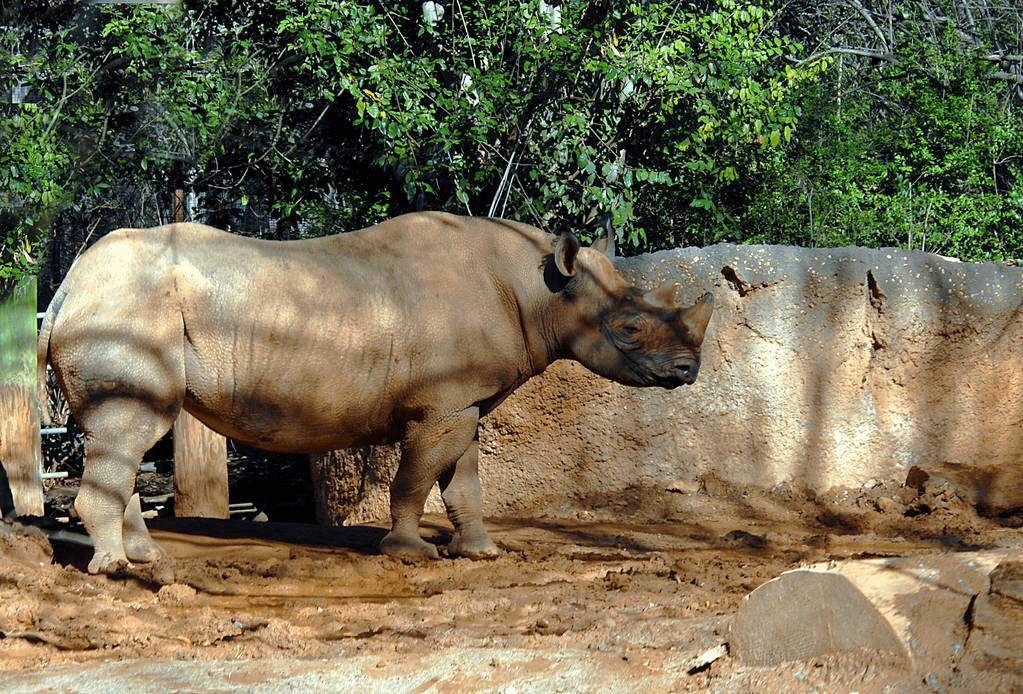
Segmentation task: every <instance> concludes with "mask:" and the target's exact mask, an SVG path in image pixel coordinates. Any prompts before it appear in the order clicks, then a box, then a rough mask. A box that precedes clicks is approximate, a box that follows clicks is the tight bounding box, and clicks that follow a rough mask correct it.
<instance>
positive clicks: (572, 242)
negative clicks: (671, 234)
mask: <svg viewBox="0 0 1023 694" xmlns="http://www.w3.org/2000/svg"><path fill="white" fill-rule="evenodd" d="M613 257H614V244H613V242H612V241H611V240H610V237H609V236H608V235H605V236H603V237H601V238H600V239H598V240H597V241H596V242H595V243H594V244H593V245H592V246H590V247H589V248H586V247H580V245H579V241H578V240H577V239H576V237H575V236H574V235H572V234H562V235H560V236H559V237H558V239H557V240H556V241H555V244H554V252H553V255H552V257H551V258H550V260H551V262H549V263H548V264H547V268H546V273H545V274H546V279H547V285H548V287H549V288H550V289H551V290H552V291H555V292H557V293H558V294H559V295H560V296H561V301H562V307H563V311H562V312H561V316H559V319H558V320H559V333H560V337H561V344H562V346H563V350H564V351H565V352H567V353H568V354H567V355H566V356H569V357H571V358H573V359H575V360H576V361H578V362H580V363H581V364H582V365H583V366H585V367H587V368H588V369H590V370H591V371H593V372H594V373H597V374H599V375H601V376H604V377H605V378H609V379H611V380H613V381H616V382H618V383H621V384H624V385H628V386H661V387H663V388H669V389H670V388H676V387H678V386H680V385H683V384H690V383H693V382H694V381H695V380H696V374H697V372H698V371H699V368H700V345H701V344H702V343H703V336H704V332H705V331H706V329H707V324H708V323H709V322H710V318H711V314H713V312H714V297H713V295H712V294H709V293H708V294H705V295H704V296H703V297H702V298H701V299H700V300H699V301H698V302H697V303H696V304H695V305H693V306H689V307H680V306H679V305H678V304H677V303H676V299H675V291H674V287H673V286H672V285H668V284H665V285H662V286H661V287H659V288H657V289H655V290H653V291H650V292H644V291H643V290H642V289H640V288H639V287H637V286H635V285H633V284H630V283H629V282H628V281H626V279H625V278H624V277H622V276H621V275H620V274H619V273H618V271H617V270H615V267H614V263H613V262H612V258H613Z"/></svg>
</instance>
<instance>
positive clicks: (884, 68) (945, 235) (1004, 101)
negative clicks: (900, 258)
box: [746, 0, 1023, 260]
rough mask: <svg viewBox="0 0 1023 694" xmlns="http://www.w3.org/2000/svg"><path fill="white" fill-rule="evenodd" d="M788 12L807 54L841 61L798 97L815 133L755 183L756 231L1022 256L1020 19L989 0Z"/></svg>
mask: <svg viewBox="0 0 1023 694" xmlns="http://www.w3.org/2000/svg"><path fill="white" fill-rule="evenodd" d="M790 11H791V13H792V14H791V16H789V17H787V18H786V19H785V20H784V21H783V22H782V23H783V25H784V26H786V27H787V30H788V31H791V32H793V33H800V32H802V36H803V37H804V40H805V41H806V43H807V45H808V46H810V51H809V52H810V55H809V56H808V57H807V58H803V60H808V59H812V58H815V57H821V56H831V57H833V58H834V60H835V66H834V68H833V69H832V70H830V71H829V73H828V74H827V76H826V78H825V79H824V80H823V81H821V82H819V83H816V84H814V85H810V86H809V87H808V89H807V91H806V93H805V95H804V96H803V97H802V98H801V103H802V105H803V107H804V114H805V115H804V118H803V127H802V128H801V132H802V133H805V135H803V136H801V137H800V138H798V140H797V141H796V142H794V144H793V147H792V148H791V149H790V150H789V151H787V152H786V153H785V154H786V156H785V157H784V158H783V159H780V160H779V161H778V163H777V165H776V166H775V167H774V168H773V170H772V171H771V172H770V173H769V174H768V175H767V176H765V179H764V180H763V181H762V182H761V183H760V184H759V188H760V190H759V192H758V194H757V196H756V200H755V202H754V204H753V205H751V208H750V211H749V214H748V216H747V224H748V227H747V236H746V238H748V239H752V240H770V241H775V242H783V243H800V244H808V245H813V244H819V245H833V244H840V243H852V244H858V245H866V246H883V245H888V246H904V247H908V248H922V249H925V250H934V251H937V252H940V253H946V254H952V255H957V256H960V257H963V258H964V259H971V260H972V259H978V260H979V259H998V258H1016V257H1019V256H1020V255H1021V254H1023V253H1021V249H1023V232H1021V230H1023V227H1021V224H1020V223H1021V221H1023V176H1021V173H1023V168H1021V167H1023V159H1021V157H1020V154H1019V153H1020V152H1021V151H1023V114H1021V111H1020V107H1021V106H1023V73H1021V70H1023V15H1021V14H1020V13H1019V12H1018V10H1013V9H1012V8H1011V7H1010V6H1008V5H1006V4H1004V3H1001V4H990V3H988V2H986V0H978V1H977V2H972V1H971V2H969V3H967V2H964V1H963V0H942V1H941V2H937V1H933V0H932V1H925V0H921V1H920V2H909V3H903V4H901V5H894V4H888V3H879V4H877V5H876V6H875V7H874V8H873V9H868V8H867V7H865V6H864V5H863V4H861V3H860V2H859V1H858V0H842V1H840V2H826V3H823V4H817V3H815V4H813V5H809V4H805V5H800V4H794V5H793V6H791V7H790ZM797 27H798V28H797Z"/></svg>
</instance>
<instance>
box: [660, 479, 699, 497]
mask: <svg viewBox="0 0 1023 694" xmlns="http://www.w3.org/2000/svg"><path fill="white" fill-rule="evenodd" d="M701 488H702V485H701V484H700V481H699V480H675V481H674V482H669V483H668V485H667V486H666V487H665V491H669V492H676V493H678V494H699V492H700V489H701Z"/></svg>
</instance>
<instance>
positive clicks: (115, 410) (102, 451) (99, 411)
mask: <svg viewBox="0 0 1023 694" xmlns="http://www.w3.org/2000/svg"><path fill="white" fill-rule="evenodd" d="M83 409H84V412H82V411H80V412H82V414H81V415H80V417H79V419H80V424H81V426H82V430H83V431H84V432H85V471H84V473H83V474H82V488H81V491H79V492H78V497H77V498H76V499H75V511H77V512H78V516H79V517H80V518H81V519H82V523H83V524H84V525H85V529H86V531H88V533H89V537H91V538H92V541H93V545H94V554H93V557H92V561H90V562H89V573H112V572H115V571H117V570H118V569H120V568H122V567H123V566H124V565H126V564H127V563H128V560H129V558H133V559H139V560H148V558H150V557H153V556H154V552H153V550H154V548H156V545H155V543H153V541H152V539H151V538H150V537H149V533H148V531H146V530H145V524H144V522H143V520H142V513H141V509H140V508H138V507H137V501H136V502H135V503H136V506H135V507H134V508H130V507H129V502H130V501H131V500H132V499H131V497H132V492H133V491H134V488H135V477H136V475H137V472H138V466H139V463H140V462H141V461H142V455H143V454H144V453H145V452H146V451H147V450H149V448H151V447H152V446H153V444H155V443H156V442H157V441H158V440H159V439H160V437H161V436H163V434H164V433H166V432H167V430H168V429H170V427H171V424H173V422H174V417H175V416H176V414H177V409H176V408H173V407H167V408H163V407H161V408H159V409H156V408H152V409H151V406H147V404H143V403H142V402H139V401H135V400H132V399H129V398H124V399H109V400H107V401H106V402H104V403H102V404H99V405H93V406H92V407H91V408H90V407H87V408H83ZM126 550H128V551H126ZM129 552H130V554H129ZM156 553H161V550H159V548H156Z"/></svg>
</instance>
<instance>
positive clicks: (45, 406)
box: [36, 285, 67, 426]
mask: <svg viewBox="0 0 1023 694" xmlns="http://www.w3.org/2000/svg"><path fill="white" fill-rule="evenodd" d="M66 295H67V292H65V291H64V285H61V286H60V288H59V289H58V290H57V293H56V294H55V295H54V297H53V301H51V302H50V306H49V307H48V308H47V309H46V315H45V316H43V322H42V325H40V326H39V339H38V341H37V342H36V401H37V402H38V403H39V418H40V419H41V420H42V423H43V425H44V426H49V425H51V424H53V417H52V416H51V414H50V399H49V397H48V396H47V395H46V381H47V379H46V362H47V361H49V359H50V331H51V330H53V321H54V320H55V319H56V318H57V312H58V311H60V306H61V304H63V303H64V297H65V296H66Z"/></svg>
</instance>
